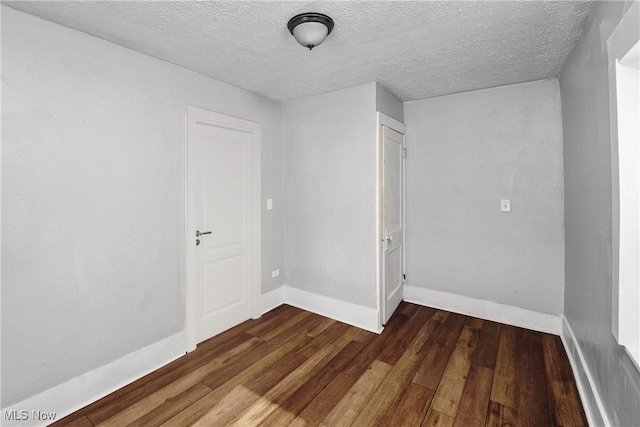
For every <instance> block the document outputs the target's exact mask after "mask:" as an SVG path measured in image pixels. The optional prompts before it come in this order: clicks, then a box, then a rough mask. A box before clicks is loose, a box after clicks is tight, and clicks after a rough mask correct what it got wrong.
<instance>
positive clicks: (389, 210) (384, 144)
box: [380, 124, 404, 324]
mask: <svg viewBox="0 0 640 427" xmlns="http://www.w3.org/2000/svg"><path fill="white" fill-rule="evenodd" d="M380 134H381V147H380V153H381V160H382V161H381V165H382V168H381V169H382V171H381V172H382V173H381V214H382V215H381V217H382V218H381V225H382V230H381V232H382V254H383V255H382V318H383V324H385V323H387V321H388V320H389V318H390V317H391V315H392V314H393V312H394V311H395V309H396V308H397V307H398V305H399V304H400V302H401V301H402V284H403V274H404V253H403V252H404V244H403V240H404V224H403V223H404V172H403V171H404V135H403V134H402V133H400V132H398V131H396V130H394V129H392V128H390V127H388V126H385V125H384V124H382V125H381V129H380Z"/></svg>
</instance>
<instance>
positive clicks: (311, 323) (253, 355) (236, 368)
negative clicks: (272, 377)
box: [201, 316, 322, 390]
mask: <svg viewBox="0 0 640 427" xmlns="http://www.w3.org/2000/svg"><path fill="white" fill-rule="evenodd" d="M321 321H322V318H321V317H320V316H313V317H311V316H307V317H304V318H302V319H299V321H298V322H297V323H295V324H293V325H291V326H290V327H288V328H287V329H285V330H281V331H280V333H279V334H278V335H277V336H274V337H272V338H271V339H270V340H269V341H266V342H264V343H263V344H262V345H261V346H257V347H256V348H254V349H253V351H251V352H250V353H248V354H246V355H245V357H243V358H241V359H236V360H234V361H233V363H229V364H228V365H227V366H225V369H224V370H216V371H215V372H212V373H210V374H209V375H207V376H206V377H204V378H202V379H201V381H202V383H203V384H205V385H206V386H208V387H210V388H211V389H212V390H213V389H216V388H218V387H219V386H220V385H222V384H224V383H226V382H227V381H229V380H230V379H232V378H233V377H234V376H236V375H239V374H240V373H242V371H244V370H245V369H247V367H249V366H251V365H253V364H254V363H256V362H258V361H259V360H260V359H261V358H262V357H264V356H265V355H266V354H269V353H271V352H272V351H273V350H275V349H276V348H278V346H279V345H281V343H282V342H283V341H287V340H289V339H290V338H291V337H295V336H296V335H299V334H300V333H305V334H306V332H307V331H309V330H311V329H313V328H315V327H316V326H317V325H318V324H319V323H320V322H321ZM305 336H306V335H305ZM307 338H310V337H308V336H307ZM256 339H257V338H256Z"/></svg>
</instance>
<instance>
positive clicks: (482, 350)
mask: <svg viewBox="0 0 640 427" xmlns="http://www.w3.org/2000/svg"><path fill="white" fill-rule="evenodd" d="M499 344H500V324H499V323H496V322H491V321H489V320H486V321H485V322H484V324H483V325H482V329H481V330H480V336H479V337H478V345H477V346H476V349H475V351H474V352H473V359H472V360H471V363H473V364H474V365H479V366H484V367H485V368H489V369H495V367H496V359H497V357H498V345H499Z"/></svg>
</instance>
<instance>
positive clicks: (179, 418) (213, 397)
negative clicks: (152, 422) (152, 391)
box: [162, 333, 313, 427]
mask: <svg viewBox="0 0 640 427" xmlns="http://www.w3.org/2000/svg"><path fill="white" fill-rule="evenodd" d="M311 339H313V338H311V337H309V336H307V335H306V334H302V333H300V334H298V335H296V336H294V337H293V338H292V339H290V340H287V341H285V342H284V343H283V344H281V345H280V346H278V347H276V348H275V349H274V350H273V351H272V352H271V353H269V354H267V355H265V356H264V357H263V358H261V359H260V360H258V361H257V362H256V363H254V364H253V365H251V366H250V367H248V368H247V369H245V370H244V371H242V372H241V373H239V374H238V375H236V376H235V377H233V378H232V379H230V380H229V381H227V382H226V383H224V384H222V385H221V386H219V387H218V388H216V389H214V390H213V391H212V392H211V393H208V394H206V395H205V396H204V397H203V398H202V399H200V400H198V401H197V402H196V403H194V404H193V405H191V406H189V407H188V408H186V409H185V410H184V411H181V412H179V413H178V414H176V415H175V416H174V417H172V418H170V419H169V420H167V421H166V422H165V423H163V424H162V425H163V426H165V427H175V426H189V425H192V424H193V423H195V422H196V421H197V420H199V419H200V418H201V417H202V416H204V415H205V414H206V413H207V411H209V409H211V408H212V407H214V406H215V405H216V404H217V403H218V402H220V401H221V400H222V399H223V398H224V397H225V396H227V395H228V394H229V393H231V391H232V390H233V389H234V388H236V387H238V386H242V385H244V384H247V383H249V382H251V380H252V379H253V378H255V377H257V376H260V375H262V374H263V373H264V371H266V370H269V369H273V367H274V366H275V365H276V364H277V363H279V362H280V360H282V358H283V357H284V356H285V355H286V354H287V353H290V352H296V351H297V350H299V349H300V348H301V347H302V346H304V345H305V344H307V343H308V342H309V341H310V340H311Z"/></svg>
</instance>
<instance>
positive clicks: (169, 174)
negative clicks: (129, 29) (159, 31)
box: [2, 6, 283, 407]
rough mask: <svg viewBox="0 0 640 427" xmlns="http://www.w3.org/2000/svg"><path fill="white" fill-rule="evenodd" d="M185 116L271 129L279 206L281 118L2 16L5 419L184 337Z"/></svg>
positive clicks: (225, 91)
mask: <svg viewBox="0 0 640 427" xmlns="http://www.w3.org/2000/svg"><path fill="white" fill-rule="evenodd" d="M187 104H189V105H195V106H198V107H202V108H205V109H209V110H212V111H216V112H220V113H223V114H228V115H231V116H236V117H241V118H244V119H248V120H253V121H256V122H259V123H262V135H263V150H262V152H263V165H262V171H263V176H262V178H263V181H262V188H263V196H265V198H266V197H272V198H274V201H275V204H276V206H278V204H279V203H280V202H281V200H282V188H281V186H282V180H281V160H280V158H281V147H280V144H281V136H280V131H281V110H280V105H279V103H276V102H274V101H271V100H268V99H266V98H264V97H261V96H258V95H256V94H252V93H250V92H247V91H244V90H241V89H238V88H235V87H232V86H229V85H226V84H223V83H221V82H217V81H214V80H211V79H208V78H205V77H203V76H201V75H198V74H195V73H192V72H190V71H187V70H184V69H182V68H179V67H176V66H173V65H170V64H168V63H165V62H162V61H159V60H156V59H154V58H151V57H148V56H145V55H142V54H140V53H136V52H134V51H131V50H128V49H125V48H122V47H119V46H116V45H114V44H111V43H108V42H105V41H102V40H99V39H97V38H93V37H90V36H88V35H86V34H83V33H79V32H76V31H73V30H70V29H67V28H63V27H61V26H58V25H55V24H52V23H48V22H45V21H42V20H39V19H37V18H34V17H31V16H29V15H25V14H23V13H21V12H17V11H14V10H13V9H9V8H7V7H4V6H3V7H2V124H3V127H2V151H3V153H2V255H3V259H2V279H3V280H2V407H6V406H7V405H10V404H12V403H14V402H17V401H20V400H22V399H24V398H27V397H29V396H32V395H34V394H36V393H38V392H41V391H43V390H46V389H48V388H50V387H52V386H55V385H57V384H60V383H62V382H64V381H65V380H69V379H71V378H74V377H77V376H78V375H80V374H82V373H84V372H87V371H90V370H92V369H95V368H97V367H100V366H102V365H105V364H107V363H109V362H111V361H114V360H115V359H117V358H120V357H122V356H125V355H127V354H129V353H132V352H134V351H135V350H137V349H140V348H143V347H146V346H149V345H150V344H152V343H155V342H158V341H160V340H162V339H163V338H165V337H168V336H171V335H172V334H175V333H176V332H179V331H182V330H184V327H185V265H184V257H185V243H184V240H185V236H184V221H185V219H184V204H185V192H184V185H185V179H184V175H185V169H184V162H185V158H184V134H185V125H184V116H185V105H187ZM281 215H282V211H281V210H278V209H276V210H274V211H271V212H269V213H268V214H267V213H265V214H264V216H263V225H262V230H263V236H262V242H263V255H262V260H263V269H264V274H263V281H264V282H265V285H264V288H265V289H266V290H269V289H270V288H273V287H275V286H277V285H279V284H280V283H278V282H279V279H280V278H279V279H278V280H276V281H273V282H272V279H271V275H270V272H271V270H272V269H274V268H277V267H282V261H283V258H282V217H281Z"/></svg>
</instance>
